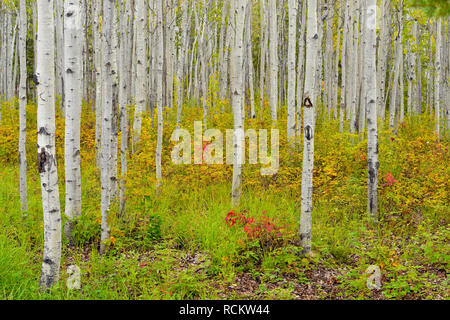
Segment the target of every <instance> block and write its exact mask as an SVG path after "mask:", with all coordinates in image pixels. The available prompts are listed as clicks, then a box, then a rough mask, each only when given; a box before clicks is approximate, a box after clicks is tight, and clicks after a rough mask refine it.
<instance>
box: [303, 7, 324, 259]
mask: <svg viewBox="0 0 450 320" xmlns="http://www.w3.org/2000/svg"><path fill="white" fill-rule="evenodd" d="M307 1H308V9H307V10H308V12H307V27H306V29H307V33H306V72H305V92H304V95H303V97H304V102H303V105H304V112H303V114H304V116H303V117H304V147H303V174H302V199H301V215H300V241H301V246H302V248H303V251H304V253H306V254H310V253H311V224H312V212H313V169H314V135H315V108H316V107H315V105H316V103H317V100H318V98H317V97H316V96H315V94H316V92H317V91H316V89H315V88H314V84H315V78H316V75H315V73H316V58H317V46H319V45H320V43H319V41H318V39H319V36H318V34H317V32H318V30H317V0H307Z"/></svg>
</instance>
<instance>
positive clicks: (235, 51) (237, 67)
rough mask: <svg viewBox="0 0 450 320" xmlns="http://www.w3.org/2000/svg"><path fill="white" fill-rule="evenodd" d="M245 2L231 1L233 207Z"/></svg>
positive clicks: (237, 187) (237, 191) (237, 184)
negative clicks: (232, 33) (232, 31)
mask: <svg viewBox="0 0 450 320" xmlns="http://www.w3.org/2000/svg"><path fill="white" fill-rule="evenodd" d="M245 6H246V0H233V2H232V9H231V10H230V12H231V15H230V16H231V19H233V30H234V32H235V34H234V37H233V38H234V41H233V44H232V52H231V91H232V93H233V95H232V100H231V103H232V109H233V118H234V143H233V146H234V148H233V151H234V152H233V182H232V191H231V195H232V201H233V206H235V207H236V206H238V205H239V203H240V200H241V184H242V164H243V159H242V157H243V152H242V151H243V142H244V123H243V121H242V94H243V83H242V63H243V62H242V61H243V54H244V50H243V45H244V43H243V32H244V24H245Z"/></svg>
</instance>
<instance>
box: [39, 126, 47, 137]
mask: <svg viewBox="0 0 450 320" xmlns="http://www.w3.org/2000/svg"><path fill="white" fill-rule="evenodd" d="M38 134H45V135H46V136H49V135H50V132H48V130H47V128H45V127H40V128H39V131H38Z"/></svg>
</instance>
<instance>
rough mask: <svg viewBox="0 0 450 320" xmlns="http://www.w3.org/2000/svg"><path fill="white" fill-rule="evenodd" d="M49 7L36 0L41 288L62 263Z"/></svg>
mask: <svg viewBox="0 0 450 320" xmlns="http://www.w3.org/2000/svg"><path fill="white" fill-rule="evenodd" d="M49 8H50V9H49ZM51 8H53V0H37V15H38V16H37V23H38V26H37V28H38V31H37V33H38V34H37V41H36V45H37V58H36V62H37V63H36V66H37V70H36V78H37V83H38V85H37V97H38V101H37V104H38V106H37V107H38V110H37V128H38V142H37V150H38V169H39V173H40V178H41V190H42V206H43V213H44V257H43V261H42V274H41V280H40V285H41V288H44V289H46V288H50V287H52V286H53V285H55V284H56V283H57V282H58V278H59V266H60V264H61V209H60V203H59V188H58V171H57V164H56V149H55V135H56V127H55V33H54V18H53V10H52V9H51Z"/></svg>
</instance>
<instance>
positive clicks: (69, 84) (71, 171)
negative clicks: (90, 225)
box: [64, 0, 83, 240]
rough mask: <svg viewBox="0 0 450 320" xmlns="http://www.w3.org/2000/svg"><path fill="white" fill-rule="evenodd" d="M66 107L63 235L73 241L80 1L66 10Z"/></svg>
mask: <svg viewBox="0 0 450 320" xmlns="http://www.w3.org/2000/svg"><path fill="white" fill-rule="evenodd" d="M64 15H65V17H64V79H65V84H64V92H65V93H64V99H65V102H64V105H65V115H66V122H65V126H66V130H65V148H64V152H65V157H64V159H65V173H66V175H65V176H66V178H65V179H66V207H65V215H66V217H67V223H66V225H65V227H64V235H65V237H66V238H67V239H69V240H71V239H72V229H73V219H74V218H76V217H78V216H80V215H81V168H80V165H81V152H80V124H81V121H80V118H81V102H82V96H83V92H82V71H83V70H82V52H81V48H82V45H81V43H80V40H81V38H80V34H81V31H82V30H81V27H82V20H81V19H82V14H81V1H80V0H70V1H66V2H65V8H64Z"/></svg>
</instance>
